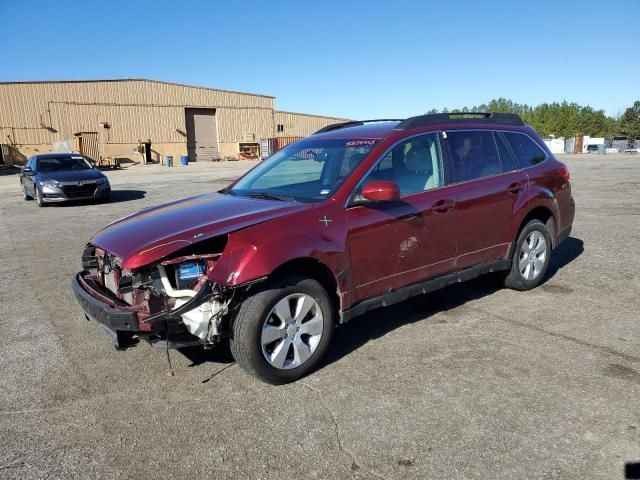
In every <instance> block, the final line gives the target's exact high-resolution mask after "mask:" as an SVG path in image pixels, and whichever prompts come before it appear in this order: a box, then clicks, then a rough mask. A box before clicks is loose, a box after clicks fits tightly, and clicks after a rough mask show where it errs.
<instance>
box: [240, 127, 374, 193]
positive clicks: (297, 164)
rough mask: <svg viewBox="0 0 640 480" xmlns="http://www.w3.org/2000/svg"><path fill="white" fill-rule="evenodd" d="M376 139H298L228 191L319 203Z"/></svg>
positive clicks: (337, 184)
mask: <svg viewBox="0 0 640 480" xmlns="http://www.w3.org/2000/svg"><path fill="white" fill-rule="evenodd" d="M377 142H378V141H377V140H369V139H364V140H362V139H361V140H349V139H340V140H322V139H316V138H313V137H310V138H306V139H304V140H300V141H298V142H295V143H292V144H291V145H288V146H287V147H285V148H283V149H282V150H280V151H279V152H276V153H274V154H273V155H272V156H271V157H269V158H268V159H267V160H265V161H264V162H263V163H261V164H260V165H258V166H257V167H256V168H254V169H253V170H251V171H250V172H249V173H248V174H247V175H246V176H245V177H244V178H242V179H240V180H239V181H238V183H236V184H235V185H234V186H233V188H232V189H231V190H229V192H230V193H232V194H235V195H243V196H256V197H262V198H272V199H276V200H296V201H301V202H319V201H321V200H324V199H325V198H328V197H329V196H330V195H332V194H333V193H334V192H335V191H336V190H337V188H338V187H339V186H340V185H342V183H343V182H344V181H345V180H346V179H347V177H348V176H349V175H350V174H351V172H352V171H353V170H354V169H355V168H356V167H357V166H358V165H359V164H360V162H362V160H364V158H365V157H366V156H367V154H368V153H369V152H370V151H371V150H372V149H373V147H374V146H375V145H376V143H377Z"/></svg>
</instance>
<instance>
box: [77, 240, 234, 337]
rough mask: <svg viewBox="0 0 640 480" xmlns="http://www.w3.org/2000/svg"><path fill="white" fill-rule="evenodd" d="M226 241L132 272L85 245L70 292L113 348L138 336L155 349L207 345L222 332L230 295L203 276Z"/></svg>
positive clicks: (231, 292) (192, 248)
mask: <svg viewBox="0 0 640 480" xmlns="http://www.w3.org/2000/svg"><path fill="white" fill-rule="evenodd" d="M226 240H227V239H226V236H225V237H219V238H216V239H213V240H210V241H208V242H205V244H204V245H197V246H190V247H188V248H186V249H183V250H180V251H178V252H175V253H174V254H172V255H171V256H170V257H168V258H165V259H162V260H160V261H158V262H155V263H153V264H150V265H146V266H144V267H140V268H137V269H135V270H127V269H125V268H122V266H121V265H122V262H121V261H120V259H118V258H117V257H115V256H113V255H111V254H109V253H108V252H106V251H105V250H103V249H101V248H99V247H96V246H94V245H91V244H89V245H87V247H86V248H85V250H84V252H83V255H82V271H81V272H80V273H78V274H77V275H76V276H75V277H74V278H73V281H72V286H73V290H74V293H75V296H76V298H77V299H78V301H79V303H80V304H81V306H82V308H83V310H84V311H85V314H86V317H87V319H90V320H93V321H96V322H97V323H99V324H101V325H102V326H104V327H105V328H106V329H107V331H108V333H110V334H111V335H112V336H113V338H114V341H115V344H116V347H118V348H127V347H129V346H132V345H134V344H135V343H137V341H138V340H139V339H144V340H146V341H148V342H150V343H151V344H152V345H153V346H156V347H161V348H181V347H187V346H195V345H202V346H204V347H212V346H213V345H215V344H216V343H217V342H219V341H220V340H221V339H222V338H224V337H225V336H227V334H228V329H227V326H228V323H229V322H228V321H227V319H228V316H229V314H230V307H231V302H232V301H233V299H234V297H235V289H234V288H229V287H225V286H223V285H219V284H217V283H215V282H212V281H211V280H209V277H208V275H209V274H210V272H211V271H212V270H213V268H214V267H215V265H216V263H217V262H218V260H219V258H220V256H221V254H222V250H223V249H224V246H225V245H226ZM212 252H213V253H212Z"/></svg>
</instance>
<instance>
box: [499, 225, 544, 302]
mask: <svg viewBox="0 0 640 480" xmlns="http://www.w3.org/2000/svg"><path fill="white" fill-rule="evenodd" d="M533 232H540V233H541V234H542V236H543V237H544V240H545V242H546V255H545V258H544V263H543V264H542V267H541V269H540V271H539V273H538V274H537V275H536V276H535V278H533V279H527V278H525V277H524V276H523V274H522V273H521V271H520V268H519V264H520V260H521V257H520V252H521V250H522V244H523V243H524V242H525V240H526V239H527V237H529V236H530V235H531V234H532V233H533ZM551 249H552V244H551V236H550V235H549V231H548V230H547V227H546V225H545V224H544V223H542V222H541V221H540V220H536V219H534V220H531V221H529V222H528V223H527V224H526V225H525V226H524V227H523V228H522V230H521V231H520V234H519V235H518V239H517V240H516V243H515V248H514V249H513V254H512V258H511V269H510V270H508V271H507V272H505V273H504V274H503V275H502V278H501V280H502V284H503V285H504V286H505V287H507V288H511V289H513V290H521V291H524V290H531V289H532V288H535V287H537V286H538V285H540V283H541V282H542V281H543V280H544V276H545V275H546V273H547V268H549V259H550V257H551Z"/></svg>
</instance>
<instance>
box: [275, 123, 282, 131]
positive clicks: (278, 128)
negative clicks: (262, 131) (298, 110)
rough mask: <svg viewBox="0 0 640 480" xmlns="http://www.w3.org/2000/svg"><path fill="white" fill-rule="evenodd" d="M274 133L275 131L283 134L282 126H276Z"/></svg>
mask: <svg viewBox="0 0 640 480" xmlns="http://www.w3.org/2000/svg"><path fill="white" fill-rule="evenodd" d="M276 131H277V132H278V133H280V132H284V124H282V123H279V124H278V125H276Z"/></svg>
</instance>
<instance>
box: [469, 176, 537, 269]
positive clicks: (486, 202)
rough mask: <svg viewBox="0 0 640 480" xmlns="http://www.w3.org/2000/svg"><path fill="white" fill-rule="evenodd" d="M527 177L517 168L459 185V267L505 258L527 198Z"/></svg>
mask: <svg viewBox="0 0 640 480" xmlns="http://www.w3.org/2000/svg"><path fill="white" fill-rule="evenodd" d="M527 189H528V184H527V176H526V174H525V173H524V172H521V171H516V172H509V173H503V174H501V175H495V176H493V177H487V178H481V179H478V180H473V181H470V182H467V183H464V184H460V185H458V202H457V209H456V220H457V223H458V262H457V266H458V268H466V267H470V266H473V265H478V264H481V263H486V262H490V261H493V260H498V259H501V258H505V257H506V256H507V253H508V251H509V246H510V244H511V241H510V240H508V239H507V238H506V232H507V230H508V228H509V222H510V221H511V218H512V216H513V211H514V208H516V205H517V204H518V203H519V202H518V199H525V201H526V198H527V195H528V193H527Z"/></svg>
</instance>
